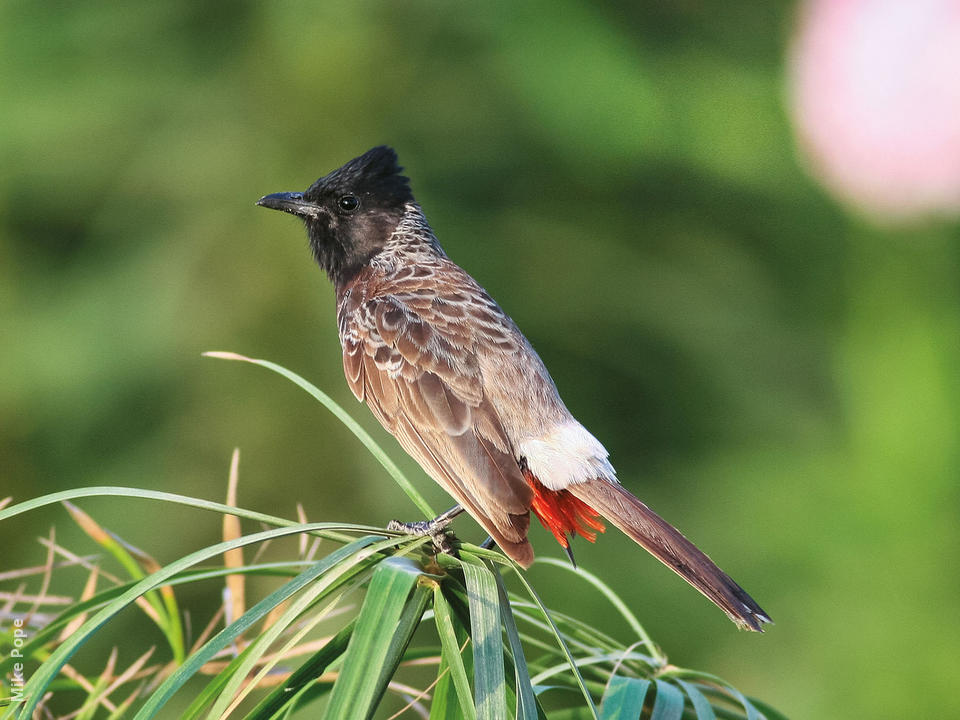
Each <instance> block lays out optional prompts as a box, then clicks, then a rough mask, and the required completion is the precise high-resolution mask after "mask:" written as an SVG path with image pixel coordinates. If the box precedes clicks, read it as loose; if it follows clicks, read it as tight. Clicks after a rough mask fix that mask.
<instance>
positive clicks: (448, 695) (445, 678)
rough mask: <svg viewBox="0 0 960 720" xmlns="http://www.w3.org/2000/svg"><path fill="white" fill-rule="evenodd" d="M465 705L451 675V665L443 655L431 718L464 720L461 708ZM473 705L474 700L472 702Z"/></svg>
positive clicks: (434, 688)
mask: <svg viewBox="0 0 960 720" xmlns="http://www.w3.org/2000/svg"><path fill="white" fill-rule="evenodd" d="M462 707H464V705H463V703H462V702H460V697H459V695H457V690H456V688H455V687H454V685H453V680H452V678H451V677H450V666H449V665H447V662H446V660H444V659H443V656H441V659H440V667H439V668H438V669H437V684H436V685H434V686H433V698H432V699H431V700H430V716H429V720H463V717H464V716H463V713H462V712H461V711H460V708H462ZM470 707H473V702H472V701H471V702H470Z"/></svg>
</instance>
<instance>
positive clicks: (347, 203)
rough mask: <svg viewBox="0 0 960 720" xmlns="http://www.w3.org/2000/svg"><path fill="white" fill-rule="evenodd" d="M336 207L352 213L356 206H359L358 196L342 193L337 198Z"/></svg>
mask: <svg viewBox="0 0 960 720" xmlns="http://www.w3.org/2000/svg"><path fill="white" fill-rule="evenodd" d="M337 207H339V208H340V209H341V210H342V211H343V212H345V213H352V212H353V211H354V210H356V209H357V208H358V207H360V198H358V197H357V196H356V195H343V196H342V197H341V198H340V199H339V200H337Z"/></svg>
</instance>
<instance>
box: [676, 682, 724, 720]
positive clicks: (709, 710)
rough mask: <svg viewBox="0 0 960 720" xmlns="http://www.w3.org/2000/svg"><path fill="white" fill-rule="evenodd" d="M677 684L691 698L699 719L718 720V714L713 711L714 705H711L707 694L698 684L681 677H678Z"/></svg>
mask: <svg viewBox="0 0 960 720" xmlns="http://www.w3.org/2000/svg"><path fill="white" fill-rule="evenodd" d="M677 685H679V686H680V687H682V688H683V690H684V692H686V693H687V697H688V698H690V704H691V705H692V706H693V711H694V712H695V713H696V714H697V720H716V718H717V714H716V713H715V712H714V711H713V706H712V705H710V701H709V700H707V698H706V696H705V695H704V694H703V693H702V692H700V690H698V689H697V686H696V685H694V684H693V683H689V682H687V681H686V680H681V679H680V678H677Z"/></svg>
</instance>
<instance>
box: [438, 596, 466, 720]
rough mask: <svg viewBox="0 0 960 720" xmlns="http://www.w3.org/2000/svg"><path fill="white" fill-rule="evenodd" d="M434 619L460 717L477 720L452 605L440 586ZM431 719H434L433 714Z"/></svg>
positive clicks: (464, 719)
mask: <svg viewBox="0 0 960 720" xmlns="http://www.w3.org/2000/svg"><path fill="white" fill-rule="evenodd" d="M433 619H434V622H435V623H436V625H437V633H438V634H439V635H440V646H441V649H442V653H443V660H444V663H445V664H446V666H447V668H448V671H449V673H450V681H451V682H452V683H453V687H454V690H455V691H456V694H457V699H458V700H459V702H460V714H459V715H458V717H462V718H463V720H476V717H477V711H476V708H475V707H474V701H473V695H472V694H471V693H470V681H469V679H468V678H467V670H466V668H465V667H464V664H463V656H462V655H461V654H460V643H459V642H457V633H456V630H455V629H454V626H453V617H452V615H451V613H450V605H449V603H448V602H447V599H446V598H445V597H444V595H443V590H442V588H441V586H439V585H438V586H437V588H436V589H435V590H434V593H433ZM431 711H432V708H431ZM431 717H433V713H432V712H431Z"/></svg>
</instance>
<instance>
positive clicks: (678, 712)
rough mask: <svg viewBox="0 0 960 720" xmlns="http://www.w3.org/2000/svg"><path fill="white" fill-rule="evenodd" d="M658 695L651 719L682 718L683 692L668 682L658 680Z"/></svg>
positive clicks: (677, 719)
mask: <svg viewBox="0 0 960 720" xmlns="http://www.w3.org/2000/svg"><path fill="white" fill-rule="evenodd" d="M656 683H657V697H656V699H655V700H654V701H653V713H651V715H650V720H680V718H681V717H682V716H683V705H684V702H683V693H682V692H680V690H679V689H678V688H677V687H675V686H674V685H671V684H670V683H668V682H664V681H663V680H657V681H656Z"/></svg>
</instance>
